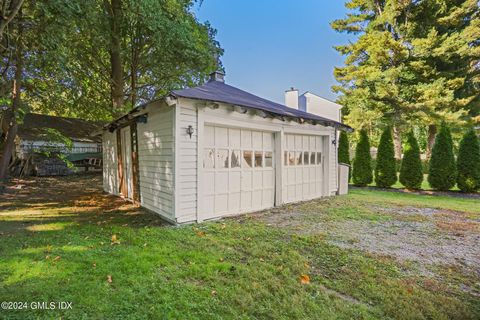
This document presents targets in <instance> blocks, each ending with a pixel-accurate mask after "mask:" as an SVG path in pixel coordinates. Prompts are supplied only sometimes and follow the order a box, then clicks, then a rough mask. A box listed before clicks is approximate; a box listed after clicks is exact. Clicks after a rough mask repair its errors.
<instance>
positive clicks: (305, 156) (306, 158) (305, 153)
mask: <svg viewBox="0 0 480 320" xmlns="http://www.w3.org/2000/svg"><path fill="white" fill-rule="evenodd" d="M309 160H310V157H309V153H308V152H306V151H305V152H303V164H309V163H310V162H309Z"/></svg>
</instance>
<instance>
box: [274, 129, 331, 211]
mask: <svg viewBox="0 0 480 320" xmlns="http://www.w3.org/2000/svg"><path fill="white" fill-rule="evenodd" d="M284 150H285V151H284V154H283V164H284V169H283V179H282V181H283V182H282V184H283V188H282V192H283V194H282V196H283V198H284V199H285V202H294V201H302V200H309V199H313V198H317V197H320V196H322V191H323V188H322V186H323V182H324V181H323V172H324V171H323V162H324V157H323V138H322V137H321V136H308V135H298V134H286V135H285V146H284Z"/></svg>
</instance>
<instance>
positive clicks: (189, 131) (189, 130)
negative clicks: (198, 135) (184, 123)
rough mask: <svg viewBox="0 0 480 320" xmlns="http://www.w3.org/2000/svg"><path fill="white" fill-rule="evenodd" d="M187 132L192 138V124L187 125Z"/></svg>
mask: <svg viewBox="0 0 480 320" xmlns="http://www.w3.org/2000/svg"><path fill="white" fill-rule="evenodd" d="M187 134H188V135H189V136H190V139H192V134H193V127H192V126H188V127H187Z"/></svg>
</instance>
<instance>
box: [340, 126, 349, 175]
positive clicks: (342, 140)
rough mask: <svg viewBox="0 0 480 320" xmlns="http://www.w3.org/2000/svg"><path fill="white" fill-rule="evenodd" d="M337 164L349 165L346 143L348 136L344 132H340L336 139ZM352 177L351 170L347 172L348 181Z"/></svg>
mask: <svg viewBox="0 0 480 320" xmlns="http://www.w3.org/2000/svg"><path fill="white" fill-rule="evenodd" d="M338 162H339V163H345V164H348V165H350V143H349V141H348V134H347V133H346V132H345V131H340V137H339V138H338ZM351 176H352V170H351V169H350V170H349V171H348V180H349V181H350V177H351Z"/></svg>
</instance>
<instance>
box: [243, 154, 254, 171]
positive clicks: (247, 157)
mask: <svg viewBox="0 0 480 320" xmlns="http://www.w3.org/2000/svg"><path fill="white" fill-rule="evenodd" d="M242 167H243V168H251V167H252V151H243V162H242Z"/></svg>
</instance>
